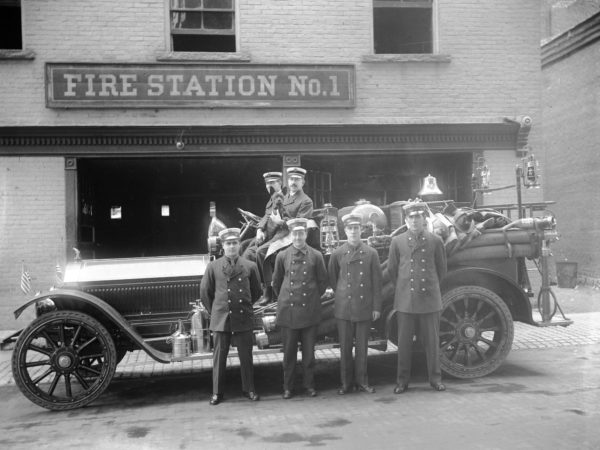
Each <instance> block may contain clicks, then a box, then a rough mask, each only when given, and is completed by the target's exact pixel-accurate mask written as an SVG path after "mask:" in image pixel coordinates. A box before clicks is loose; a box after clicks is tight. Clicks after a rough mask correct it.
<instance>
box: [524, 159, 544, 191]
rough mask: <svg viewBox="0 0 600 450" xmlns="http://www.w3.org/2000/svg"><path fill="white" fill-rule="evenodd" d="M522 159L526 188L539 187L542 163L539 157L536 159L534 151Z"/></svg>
mask: <svg viewBox="0 0 600 450" xmlns="http://www.w3.org/2000/svg"><path fill="white" fill-rule="evenodd" d="M521 161H522V164H523V168H522V172H521V174H522V177H523V186H525V187H526V188H539V187H540V183H539V176H540V174H539V171H540V165H539V163H538V161H537V159H535V156H534V155H533V153H532V154H531V155H529V156H528V157H527V158H523V159H522V160H521Z"/></svg>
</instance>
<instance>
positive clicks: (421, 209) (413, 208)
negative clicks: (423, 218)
mask: <svg viewBox="0 0 600 450" xmlns="http://www.w3.org/2000/svg"><path fill="white" fill-rule="evenodd" d="M402 209H403V210H404V214H405V216H406V217H412V216H416V215H419V214H420V215H424V214H425V213H426V212H427V204H426V203H424V202H409V203H407V204H406V205H404V206H403V207H402Z"/></svg>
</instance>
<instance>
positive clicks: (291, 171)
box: [285, 167, 306, 178]
mask: <svg viewBox="0 0 600 450" xmlns="http://www.w3.org/2000/svg"><path fill="white" fill-rule="evenodd" d="M285 171H286V172H287V174H288V176H292V175H295V176H299V177H302V178H304V177H305V175H306V169H303V168H302V167H288V168H287V169H285Z"/></svg>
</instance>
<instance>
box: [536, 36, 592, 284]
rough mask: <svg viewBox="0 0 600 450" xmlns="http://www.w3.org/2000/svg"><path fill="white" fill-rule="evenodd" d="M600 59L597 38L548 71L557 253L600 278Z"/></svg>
mask: <svg viewBox="0 0 600 450" xmlns="http://www.w3.org/2000/svg"><path fill="white" fill-rule="evenodd" d="M599 61H600V43H598V42H596V43H595V44H593V45H591V46H588V47H585V48H583V49H580V50H579V51H578V52H576V53H574V54H572V55H571V56H570V57H568V58H566V59H563V60H561V61H559V62H556V63H554V64H551V65H549V66H546V67H545V68H544V70H543V84H544V97H543V109H544V127H543V131H544V145H545V149H546V161H545V165H546V166H547V167H548V169H547V171H546V172H547V175H546V181H545V196H546V198H547V199H551V200H556V201H557V204H556V205H555V206H554V207H553V209H554V211H555V212H556V215H557V219H558V224H559V231H560V232H561V234H562V237H561V240H560V241H559V242H558V243H557V244H556V245H554V253H555V256H556V259H557V260H561V259H565V258H567V259H568V260H570V261H575V262H577V263H578V266H579V273H580V274H581V275H584V276H590V277H595V278H600V198H599V197H598V180H599V179H600V156H598V143H599V142H600V121H599V120H598V117H599V113H600V98H599V97H598V95H597V93H598V92H600V78H598V71H599V70H600V63H599ZM590 62H593V63H590ZM594 92H595V93H596V95H593V94H591V93H594Z"/></svg>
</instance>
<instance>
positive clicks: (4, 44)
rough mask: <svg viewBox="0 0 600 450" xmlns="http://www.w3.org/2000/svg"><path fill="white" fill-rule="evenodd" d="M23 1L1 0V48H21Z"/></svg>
mask: <svg viewBox="0 0 600 450" xmlns="http://www.w3.org/2000/svg"><path fill="white" fill-rule="evenodd" d="M21 32H22V30H21V2H20V1H19V0H0V49H3V50H21V49H22V48H23V38H22V36H21Z"/></svg>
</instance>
